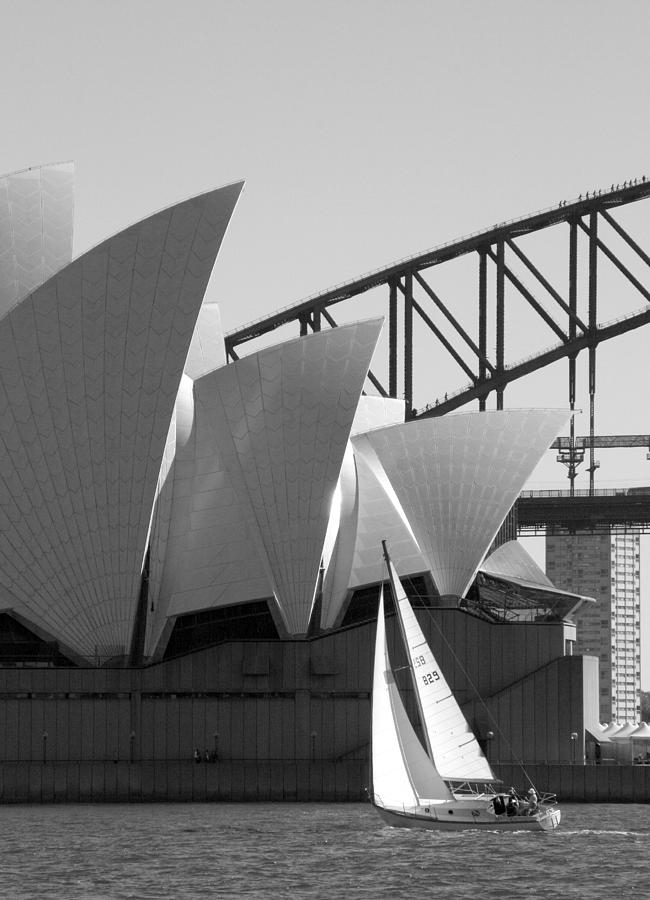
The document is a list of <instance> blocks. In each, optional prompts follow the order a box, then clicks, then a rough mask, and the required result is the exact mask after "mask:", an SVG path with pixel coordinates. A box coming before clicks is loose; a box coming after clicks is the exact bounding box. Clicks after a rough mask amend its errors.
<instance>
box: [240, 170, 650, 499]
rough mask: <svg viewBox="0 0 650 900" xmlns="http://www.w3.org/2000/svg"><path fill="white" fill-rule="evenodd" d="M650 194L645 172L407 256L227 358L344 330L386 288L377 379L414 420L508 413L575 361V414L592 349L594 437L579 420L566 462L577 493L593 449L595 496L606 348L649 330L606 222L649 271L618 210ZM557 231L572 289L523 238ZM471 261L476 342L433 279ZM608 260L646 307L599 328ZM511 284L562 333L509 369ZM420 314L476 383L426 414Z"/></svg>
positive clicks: (311, 304)
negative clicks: (513, 395)
mask: <svg viewBox="0 0 650 900" xmlns="http://www.w3.org/2000/svg"><path fill="white" fill-rule="evenodd" d="M649 196H650V181H648V180H646V178H645V176H644V177H643V178H642V179H637V180H634V181H632V182H629V183H628V182H625V183H624V184H623V185H612V186H611V188H610V189H607V190H604V191H602V190H601V191H594V192H590V193H588V194H587V195H585V196H584V197H583V196H580V197H579V198H578V199H577V200H574V201H568V202H563V203H560V204H558V206H556V207H553V208H550V209H547V210H544V211H541V212H537V213H534V214H532V215H529V216H525V217H523V218H520V219H516V220H513V221H510V222H503V223H499V224H498V225H495V226H494V227H492V228H490V229H487V230H484V231H480V232H476V233H474V234H471V235H469V236H466V237H464V238H461V239H460V240H456V241H452V242H449V243H447V244H443V245H442V246H439V247H437V248H435V249H432V250H429V251H426V252H425V253H422V254H419V255H417V256H413V257H409V258H407V259H403V260H401V261H399V262H396V263H393V264H391V265H389V266H386V267H384V268H381V269H378V270H376V271H374V272H370V273H367V274H366V275H363V276H361V277H360V278H357V279H355V280H352V281H348V282H344V283H342V284H340V285H337V286H336V287H334V288H331V289H329V290H326V291H323V292H321V293H318V294H314V295H312V296H311V297H308V298H307V299H305V300H302V301H300V302H299V303H296V304H293V305H291V306H288V307H285V308H284V309H282V310H280V311H278V312H276V313H274V314H273V315H270V316H268V317H265V318H263V319H260V320H258V321H256V322H252V323H250V324H248V325H245V326H243V327H242V328H240V329H237V330H235V331H232V332H230V333H229V334H228V335H226V338H225V343H226V353H227V358H228V359H229V360H235V359H237V358H238V353H237V350H238V348H241V347H242V346H243V345H245V344H246V343H247V342H249V341H252V340H254V339H257V338H260V337H261V336H263V335H265V334H268V333H269V332H271V331H273V330H275V329H277V328H279V327H281V326H284V325H286V324H288V323H292V322H295V323H296V325H297V326H298V327H299V333H300V334H307V333H308V331H310V330H312V331H319V330H320V329H321V327H323V324H324V323H325V324H326V325H327V326H329V327H336V324H337V323H336V321H335V319H334V317H333V315H332V307H333V306H335V305H336V304H339V303H341V302H343V301H346V300H351V299H352V298H354V297H357V296H359V295H361V294H364V293H365V292H367V291H369V290H371V289H374V288H384V289H385V291H386V299H387V302H388V316H387V318H388V371H387V372H384V373H382V376H381V377H379V376H378V375H377V373H376V372H370V373H369V379H370V381H371V383H372V384H373V385H374V387H375V389H376V390H377V391H378V392H379V393H380V394H381V395H383V396H390V397H397V396H403V398H404V400H405V402H406V410H407V416H408V417H411V418H415V417H421V416H440V415H444V414H445V413H448V412H451V411H452V410H455V409H458V408H460V407H462V406H464V405H466V404H467V403H469V402H472V401H475V400H477V401H478V404H479V409H485V408H486V401H487V398H488V397H489V395H490V394H492V393H493V394H494V395H495V401H496V408H497V409H502V408H503V396H504V390H505V388H506V386H507V385H508V384H510V383H511V382H513V381H516V380H517V379H519V378H522V377H524V376H526V375H529V374H531V373H532V372H535V371H537V370H540V369H542V368H544V367H545V366H548V365H550V364H551V363H554V362H556V361H558V360H561V359H567V360H568V400H569V405H570V408H571V409H572V410H574V409H575V402H576V359H577V357H578V355H579V354H580V353H581V352H583V351H586V352H587V354H588V360H589V366H588V371H589V403H590V434H589V436H588V439H587V438H583V439H581V440H578V439H576V436H575V432H574V424H573V417H572V418H571V426H570V428H571V433H570V435H569V438H568V441H567V442H566V444H565V445H564V446H563V448H562V451H561V452H562V453H563V457H564V458H563V460H562V461H563V462H564V463H565V464H566V465H567V467H568V470H569V478H570V483H571V493H573V487H574V480H575V477H576V470H577V466H578V465H579V463H580V462H581V461H582V460H583V459H584V454H585V448H586V450H588V452H589V467H588V470H589V473H590V491H591V492H593V487H594V472H595V470H596V468H597V467H598V463H596V462H595V460H594V447H596V446H598V439H597V437H596V435H595V433H594V405H595V396H596V351H597V348H598V346H599V345H600V344H602V343H603V342H605V341H609V340H611V339H613V338H616V337H618V336H620V335H623V334H625V333H627V332H630V331H632V330H634V329H637V328H641V327H643V326H644V325H648V324H650V289H649V288H648V287H646V285H645V284H644V283H643V280H642V278H640V277H637V274H635V273H634V272H633V271H632V270H631V268H630V267H629V265H628V264H626V263H624V262H623V260H622V259H621V256H620V253H616V252H614V251H613V250H612V249H611V247H610V245H609V244H608V243H606V242H605V240H603V238H602V237H601V231H602V229H601V226H602V225H603V224H606V226H607V227H608V230H609V232H610V234H611V233H612V232H614V233H616V235H617V236H618V239H619V243H620V244H621V246H623V245H624V246H625V247H626V248H627V251H626V252H627V253H628V254H629V255H631V256H632V258H633V259H634V260H635V262H636V263H638V265H639V266H640V268H641V269H642V271H643V273H644V274H645V273H646V269H647V268H649V267H650V255H649V254H648V253H647V252H646V251H645V250H644V249H643V247H642V246H641V245H640V243H638V241H637V240H635V239H634V238H633V237H632V236H631V235H630V234H629V233H628V231H627V230H626V229H625V228H623V226H622V225H621V224H620V222H619V221H618V220H617V218H616V217H615V216H614V215H613V213H614V212H615V211H616V210H617V209H619V208H621V207H623V206H626V205H629V204H632V203H636V202H638V201H640V200H643V199H646V198H647V197H649ZM550 228H555V229H564V232H565V239H566V240H567V241H568V247H567V251H568V277H567V283H566V287H565V290H564V292H562V291H560V290H557V289H556V288H555V287H554V286H553V285H552V284H551V281H550V279H549V277H547V275H545V274H544V272H543V271H542V270H541V268H540V267H539V266H538V265H536V264H535V263H534V262H533V260H532V259H531V258H530V255H529V254H528V253H526V252H525V251H524V250H523V249H522V247H521V245H520V243H519V238H521V237H523V236H525V235H529V234H532V233H534V232H540V231H542V230H544V229H550ZM582 235H584V237H582ZM579 237H580V240H579ZM585 255H586V258H585ZM462 256H469V257H473V258H474V260H475V264H476V269H477V271H476V280H475V283H476V298H475V300H476V305H475V315H476V331H475V336H474V337H472V336H471V335H470V334H469V333H468V331H467V330H466V328H465V327H464V326H463V325H462V324H461V321H460V319H459V316H458V315H457V314H456V313H455V312H454V311H453V310H452V308H451V306H450V304H449V303H447V302H445V301H444V300H443V299H442V298H441V297H440V296H439V294H438V293H437V292H436V291H435V290H434V289H433V288H432V287H431V285H430V283H429V282H428V281H427V280H426V278H425V275H424V273H425V272H427V270H430V269H433V268H434V267H436V266H440V265H443V264H444V263H446V262H449V261H451V260H454V259H457V258H459V257H462ZM603 258H606V259H607V260H609V262H610V263H611V264H612V265H613V266H614V267H615V268H616V269H617V270H618V271H619V272H620V273H621V275H622V276H623V277H624V279H625V281H626V283H627V284H628V285H629V286H630V287H631V289H632V290H633V291H634V292H636V293H637V294H638V295H639V297H640V302H641V306H640V308H639V309H637V310H636V311H635V312H633V313H631V314H629V315H626V316H623V317H621V318H619V319H616V320H614V321H608V322H604V323H603V322H599V316H598V311H599V308H598V299H599V294H598V276H599V261H600V260H601V259H603ZM513 263H514V264H515V266H514V267H513ZM635 268H636V266H635ZM517 270H518V271H519V272H520V273H521V271H522V270H525V272H526V273H528V276H529V277H528V279H527V280H528V282H530V280H531V279H532V281H533V283H534V285H535V288H534V289H532V288H531V287H530V286H528V284H526V283H524V280H522V277H521V274H517ZM585 271H586V275H587V301H588V302H587V304H586V306H587V310H586V315H585V314H584V313H582V314H579V310H578V274H579V272H581V273H583V272H585ZM648 281H650V278H649V279H648ZM506 284H509V285H510V286H511V287H512V288H514V289H515V290H516V292H517V293H518V294H519V295H521V297H523V298H524V300H525V301H526V302H527V304H528V306H529V308H530V309H531V310H533V312H534V313H535V314H536V315H537V317H538V319H539V321H540V322H543V323H544V324H545V325H546V326H548V327H549V328H550V329H551V330H552V332H553V333H554V334H555V336H556V337H557V343H556V344H555V345H554V346H552V347H550V348H546V349H544V350H542V351H539V352H538V353H536V354H535V355H533V356H531V357H529V358H527V359H525V360H523V361H519V362H513V363H509V364H507V363H506V359H505V317H506V312H505V288H506ZM540 292H541V295H542V299H541V300H540V299H539V297H540ZM488 295H490V296H491V297H492V298H493V302H492V303H488ZM549 306H550V311H549V308H548V307H549ZM434 310H435V311H436V316H437V317H440V316H442V317H443V318H444V320H446V322H447V324H448V331H451V333H452V334H453V340H451V339H450V338H449V337H448V336H446V335H445V333H444V332H443V330H442V329H441V328H440V327H439V325H437V324H436V323H435V322H434V320H433V318H432V314H433V313H434ZM398 313H401V315H400V314H398ZM490 315H493V320H492V321H490V322H489V316H490ZM415 316H417V317H418V321H420V322H423V323H424V325H425V326H426V328H427V329H428V333H429V334H430V336H431V337H432V339H433V340H434V341H436V342H437V343H438V345H439V347H441V348H442V349H443V350H444V351H445V352H446V353H448V354H449V355H450V356H451V357H452V359H453V360H454V361H455V362H456V363H457V365H458V366H460V368H461V369H462V370H463V371H464V372H465V374H466V376H467V378H468V384H467V386H466V387H464V388H462V389H461V390H458V391H456V392H454V393H453V394H451V395H447V394H445V397H444V399H443V400H436V402H435V404H434V403H431V404H428V405H427V406H426V407H425V408H424V409H418V410H416V409H414V408H413V371H414V341H413V329H414V318H415ZM488 326H490V328H489V333H490V334H491V335H494V338H495V341H494V345H493V346H492V347H491V348H490V349H489V348H488ZM400 351H401V352H400ZM400 357H401V363H402V366H401V372H400V366H399V362H400ZM400 374H401V383H400Z"/></svg>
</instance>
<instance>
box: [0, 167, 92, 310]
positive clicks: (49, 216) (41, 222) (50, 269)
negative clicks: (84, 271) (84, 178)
mask: <svg viewBox="0 0 650 900" xmlns="http://www.w3.org/2000/svg"><path fill="white" fill-rule="evenodd" d="M73 211H74V166H73V164H72V163H71V162H65V163H52V164H50V165H46V166H35V167H33V168H31V169H23V170H22V171H20V172H13V173H12V174H11V175H4V176H2V177H0V316H2V315H3V314H4V313H5V312H7V311H8V310H9V309H10V308H11V307H12V306H14V305H15V304H16V303H18V301H19V300H22V298H23V297H26V296H27V294H29V293H30V292H31V291H33V290H34V289H35V288H37V287H38V286H39V285H40V284H43V282H44V281H46V280H47V279H48V278H49V277H50V276H52V275H54V273H55V272H57V271H58V270H59V269H60V268H62V266H65V265H66V264H67V263H69V262H70V260H71V259H72V230H73Z"/></svg>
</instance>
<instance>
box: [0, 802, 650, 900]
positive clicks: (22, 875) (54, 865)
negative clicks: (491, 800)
mask: <svg viewBox="0 0 650 900" xmlns="http://www.w3.org/2000/svg"><path fill="white" fill-rule="evenodd" d="M0 836H1V841H0V848H1V849H0V864H1V866H2V881H3V891H2V892H1V896H3V897H7V898H11V900H39V898H44V897H47V898H53V897H54V898H62V900H91V898H92V900H149V898H151V900H200V898H246V900H269V898H272V900H284V898H287V900H329V898H332V900H338V898H345V900H366V898H368V900H369V898H372V900H401V898H409V900H413V898H414V897H419V898H420V897H421V898H424V897H429V896H435V897H436V898H437V900H447V898H449V900H451V898H453V900H470V898H471V900H475V898H476V897H477V896H479V897H481V898H488V900H489V898H493V897H494V898H497V897H498V898H503V897H504V896H510V897H514V898H519V897H521V898H529V897H530V898H536V897H540V898H541V897H544V898H545V900H556V898H557V900H560V898H562V900H572V898H576V900H577V898H580V900H583V898H584V897H585V896H590V895H591V894H594V893H598V892H602V894H603V895H604V896H610V895H611V894H612V892H613V891H615V892H616V893H617V894H618V895H619V896H627V895H628V894H629V895H633V894H634V895H638V891H637V887H638V884H639V882H640V880H641V879H642V878H645V874H646V870H647V863H646V860H647V856H648V852H649V851H650V807H649V806H645V805H624V804H584V805H577V804H574V805H564V806H563V825H562V826H561V827H560V829H558V831H556V832H553V833H552V834H538V833H531V832H518V833H516V832H515V833H509V834H504V833H501V832H488V833H486V832H454V833H436V832H418V831H409V830H405V829H392V828H389V827H388V826H386V825H384V824H382V822H381V821H380V820H379V818H378V817H377V816H376V814H375V813H374V812H373V810H372V809H371V808H370V807H369V806H367V805H361V804H340V805H339V804H282V803H278V804H228V803H215V804H146V805H132V806H130V805H65V806H38V807H37V806H5V807H3V816H2V825H1V832H0Z"/></svg>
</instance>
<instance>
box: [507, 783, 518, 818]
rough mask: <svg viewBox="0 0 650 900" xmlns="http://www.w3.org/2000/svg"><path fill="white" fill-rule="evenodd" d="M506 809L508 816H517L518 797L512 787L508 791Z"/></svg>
mask: <svg viewBox="0 0 650 900" xmlns="http://www.w3.org/2000/svg"><path fill="white" fill-rule="evenodd" d="M506 808H507V812H508V815H509V816H518V815H519V797H518V796H517V791H516V790H515V789H514V788H513V787H511V788H510V790H509V791H508V801H507V804H506Z"/></svg>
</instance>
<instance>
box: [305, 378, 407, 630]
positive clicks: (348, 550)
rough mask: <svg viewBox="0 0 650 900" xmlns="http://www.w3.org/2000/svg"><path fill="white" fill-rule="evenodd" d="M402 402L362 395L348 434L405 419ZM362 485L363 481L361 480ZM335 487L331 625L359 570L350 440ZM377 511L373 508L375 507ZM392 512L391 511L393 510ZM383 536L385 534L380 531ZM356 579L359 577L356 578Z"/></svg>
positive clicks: (327, 624)
mask: <svg viewBox="0 0 650 900" xmlns="http://www.w3.org/2000/svg"><path fill="white" fill-rule="evenodd" d="M404 409H405V404H404V401H403V400H394V399H391V398H388V397H373V396H363V397H360V398H359V405H358V406H357V411H356V413H355V416H354V421H353V422H352V430H351V436H354V435H357V434H362V433H364V432H366V431H368V430H369V429H370V428H379V427H380V426H382V425H394V424H397V423H398V422H403V421H404ZM363 484H364V485H365V484H366V483H365V481H364V482H363ZM337 490H338V491H339V493H340V498H341V501H340V510H339V515H338V519H337V521H336V522H334V521H332V520H330V525H329V529H330V530H331V531H332V532H333V533H335V534H334V537H335V540H334V547H333V551H332V555H331V558H330V559H329V560H327V561H326V574H325V579H324V583H323V605H322V612H321V621H322V627H323V628H331V627H333V626H334V624H335V623H336V620H337V619H338V617H339V615H340V613H341V610H342V607H343V604H344V602H345V600H346V598H347V596H348V593H349V588H350V585H351V583H352V581H354V580H355V578H357V579H358V573H357V572H356V571H354V556H355V545H356V542H357V535H358V534H359V524H360V523H359V503H360V497H359V466H358V460H357V457H356V454H355V453H354V452H353V451H352V442H351V441H350V446H349V448H348V451H347V452H346V456H345V460H344V464H343V468H342V469H341V476H340V481H339V486H338V488H337ZM362 495H363V509H364V510H366V509H367V508H368V503H367V499H368V498H367V486H366V488H365V489H364V490H363V491H362ZM375 512H376V509H375ZM393 514H394V511H393ZM369 524H370V522H368V521H366V516H365V514H364V517H363V519H362V523H361V527H362V530H363V531H364V533H365V532H367V526H368V525H369ZM379 533H380V532H375V533H374V534H373V536H372V538H371V540H372V549H371V558H372V559H373V561H375V560H376V561H377V566H376V568H377V570H378V571H380V570H381V569H380V567H381V560H380V554H379V540H380V539H381V538H380V537H378V536H377V535H378V534H379ZM382 536H383V537H386V535H385V534H382ZM377 580H379V579H377ZM357 583H358V581H357Z"/></svg>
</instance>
